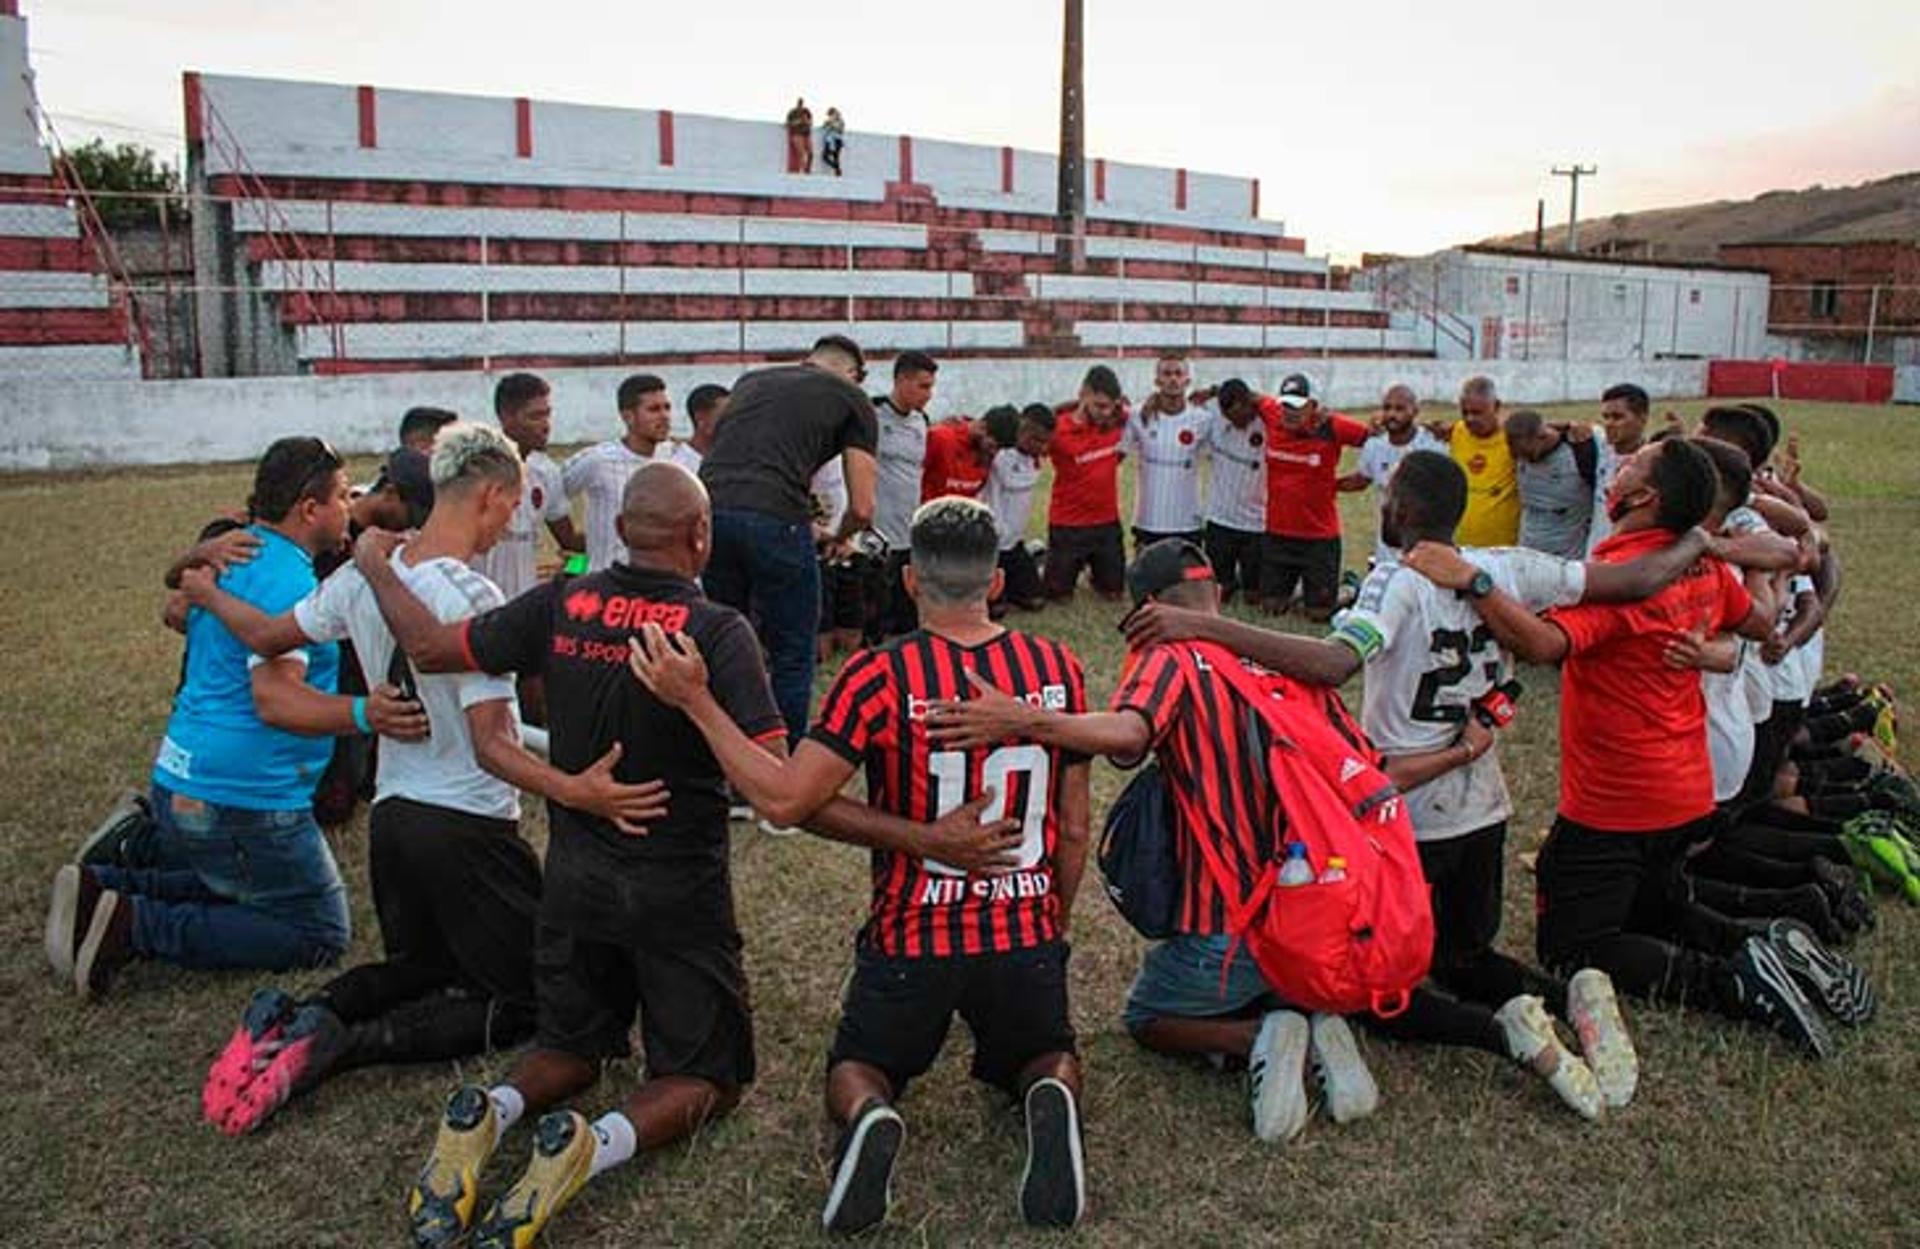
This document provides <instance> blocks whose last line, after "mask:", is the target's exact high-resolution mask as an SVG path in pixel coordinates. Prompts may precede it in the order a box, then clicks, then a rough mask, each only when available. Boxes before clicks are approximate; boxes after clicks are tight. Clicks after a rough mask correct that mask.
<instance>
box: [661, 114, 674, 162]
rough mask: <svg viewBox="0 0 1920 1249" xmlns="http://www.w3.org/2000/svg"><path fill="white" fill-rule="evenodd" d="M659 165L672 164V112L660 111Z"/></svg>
mask: <svg viewBox="0 0 1920 1249" xmlns="http://www.w3.org/2000/svg"><path fill="white" fill-rule="evenodd" d="M660 163H661V164H662V165H671V164H673V110H672V109H670V108H663V109H661V110H660Z"/></svg>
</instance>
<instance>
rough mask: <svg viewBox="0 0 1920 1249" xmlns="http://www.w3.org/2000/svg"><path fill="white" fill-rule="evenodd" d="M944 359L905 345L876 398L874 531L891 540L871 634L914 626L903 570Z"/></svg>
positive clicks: (875, 638) (906, 630)
mask: <svg viewBox="0 0 1920 1249" xmlns="http://www.w3.org/2000/svg"><path fill="white" fill-rule="evenodd" d="M939 371H940V365H939V363H938V362H937V361H935V360H934V358H933V357H932V356H930V355H928V354H927V353H925V352H924V351H903V352H901V353H900V354H899V355H898V356H895V357H894V360H893V388H892V389H891V390H889V391H888V392H887V393H886V394H884V395H879V396H876V397H875V398H874V400H873V414H874V417H875V420H876V421H877V428H878V430H879V435H878V436H879V443H878V446H877V449H876V450H875V451H874V459H875V460H876V461H877V462H878V466H879V477H878V479H877V480H876V482H875V483H874V502H873V531H874V532H875V533H877V534H879V535H880V538H881V540H882V541H884V542H885V543H886V544H887V583H886V599H885V603H884V606H883V610H882V613H881V615H880V627H879V630H878V631H877V632H876V633H875V634H874V635H873V636H871V637H869V638H868V639H867V640H868V642H870V643H871V642H878V641H880V639H881V638H883V637H896V636H898V635H900V634H902V633H911V632H913V630H914V625H915V621H914V617H913V600H912V599H911V598H910V597H908V595H907V590H906V584H905V582H903V581H902V580H901V578H900V570H901V569H902V568H903V567H905V566H906V562H907V548H908V546H909V545H910V530H911V528H912V525H913V509H915V508H917V507H919V506H920V484H921V480H922V479H923V478H924V477H925V475H926V464H927V435H928V433H929V431H930V429H931V426H930V423H929V422H928V420H927V405H928V404H929V403H931V402H932V401H933V384H934V380H935V377H936V376H937V374H938V373H939Z"/></svg>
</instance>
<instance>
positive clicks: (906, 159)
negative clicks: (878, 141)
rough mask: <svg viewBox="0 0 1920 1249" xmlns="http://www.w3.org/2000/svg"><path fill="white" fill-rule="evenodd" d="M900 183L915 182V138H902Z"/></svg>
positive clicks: (902, 136)
mask: <svg viewBox="0 0 1920 1249" xmlns="http://www.w3.org/2000/svg"><path fill="white" fill-rule="evenodd" d="M900 181H902V182H912V181H913V136H912V135H907V134H903V135H901V136H900Z"/></svg>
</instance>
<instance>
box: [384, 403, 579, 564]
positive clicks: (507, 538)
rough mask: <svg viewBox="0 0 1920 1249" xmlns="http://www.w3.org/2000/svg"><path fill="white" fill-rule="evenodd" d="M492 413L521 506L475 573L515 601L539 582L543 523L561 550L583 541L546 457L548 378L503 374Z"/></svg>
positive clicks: (482, 551) (481, 552)
mask: <svg viewBox="0 0 1920 1249" xmlns="http://www.w3.org/2000/svg"><path fill="white" fill-rule="evenodd" d="M493 414H494V416H495V418H497V419H498V420H499V422H500V428H501V429H502V430H503V431H505V433H506V435H507V437H509V438H511V439H513V445H514V447H515V448H516V449H517V450H518V451H519V453H520V461H521V463H522V464H523V465H524V466H525V472H524V474H523V485H522V493H521V496H520V506H519V507H517V508H515V509H514V510H513V514H512V515H511V516H510V517H509V518H508V520H507V527H506V529H505V530H504V531H502V533H501V534H500V540H499V541H497V542H495V543H494V544H493V545H492V548H491V549H488V548H486V547H481V548H478V554H477V555H476V556H475V558H474V561H473V570H474V571H475V572H477V573H479V574H480V575H481V576H482V577H485V578H486V579H487V580H488V581H491V582H492V583H493V584H494V585H495V586H497V587H499V590H500V593H501V594H502V595H504V596H505V597H507V598H519V597H520V596H521V595H522V594H525V593H526V592H527V591H528V590H531V589H532V588H533V587H534V584H535V583H536V582H537V581H539V579H540V575H539V570H538V560H537V558H536V556H537V555H538V551H539V533H538V529H539V526H540V525H541V523H543V522H544V523H545V524H546V526H547V532H549V533H550V534H552V535H553V540H554V542H555V543H556V544H557V545H558V546H559V547H560V549H561V550H562V551H582V550H585V549H586V540H585V539H584V538H582V537H581V536H580V534H579V532H578V531H577V530H575V529H574V527H573V514H572V509H571V508H569V507H568V505H567V488H566V483H565V482H564V481H563V480H562V479H561V475H560V466H559V465H557V464H555V463H554V462H553V460H552V459H551V458H549V457H548V455H547V439H548V438H549V437H550V436H551V435H552V433H553V389H552V388H551V387H550V386H548V385H547V382H546V379H545V378H541V377H536V376H535V375H534V374H532V373H509V374H507V375H506V376H505V377H503V378H501V379H500V383H499V385H497V386H495V387H494V388H493ZM380 527H381V528H384V529H396V528H399V527H400V526H397V525H391V524H389V525H382V526H380Z"/></svg>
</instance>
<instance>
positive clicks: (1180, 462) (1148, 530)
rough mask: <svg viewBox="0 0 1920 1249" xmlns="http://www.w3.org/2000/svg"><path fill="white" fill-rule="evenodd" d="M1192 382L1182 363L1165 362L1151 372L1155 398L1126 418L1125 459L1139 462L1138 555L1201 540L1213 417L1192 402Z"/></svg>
mask: <svg viewBox="0 0 1920 1249" xmlns="http://www.w3.org/2000/svg"><path fill="white" fill-rule="evenodd" d="M1192 376H1193V375H1192V374H1191V373H1190V372H1189V371H1188V369H1187V362H1186V360H1185V359H1184V358H1183V357H1181V356H1178V355H1171V354H1169V355H1164V356H1161V357H1160V360H1159V362H1158V363H1157V364H1155V365H1154V368H1153V393H1152V394H1151V395H1148V396H1147V399H1146V402H1144V403H1142V404H1141V405H1140V406H1139V408H1138V409H1136V410H1135V411H1134V412H1133V414H1132V415H1131V416H1129V417H1128V418H1127V439H1126V449H1127V454H1128V455H1131V456H1134V457H1136V460H1135V463H1136V467H1135V469H1134V490H1133V549H1134V551H1135V552H1139V551H1144V550H1146V549H1147V548H1148V547H1150V546H1152V545H1153V544H1154V543H1156V542H1158V541H1160V540H1161V539H1162V538H1184V539H1186V540H1187V541H1188V542H1192V543H1194V544H1195V545H1198V544H1199V543H1200V541H1201V538H1202V533H1201V519H1200V457H1201V456H1202V455H1204V454H1205V453H1206V446H1207V442H1206V436H1207V428H1208V426H1210V425H1211V424H1212V423H1213V418H1214V412H1213V409H1212V407H1211V406H1210V405H1208V404H1204V403H1197V402H1193V401H1192V400H1191V399H1190V398H1189V396H1188V394H1187V383H1188V382H1189V381H1191V380H1192Z"/></svg>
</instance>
